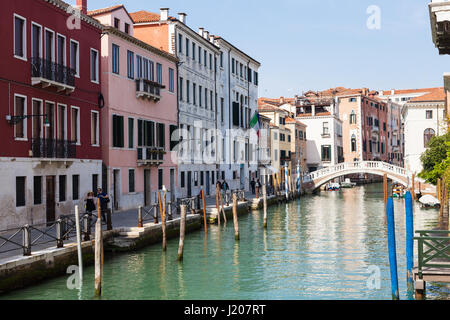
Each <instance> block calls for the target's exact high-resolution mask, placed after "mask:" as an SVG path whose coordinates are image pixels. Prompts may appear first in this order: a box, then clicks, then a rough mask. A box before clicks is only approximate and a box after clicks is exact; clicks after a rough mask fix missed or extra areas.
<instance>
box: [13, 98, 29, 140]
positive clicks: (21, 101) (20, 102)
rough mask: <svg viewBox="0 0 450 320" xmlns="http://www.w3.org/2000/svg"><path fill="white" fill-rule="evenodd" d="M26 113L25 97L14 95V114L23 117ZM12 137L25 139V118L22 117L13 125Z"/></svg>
mask: <svg viewBox="0 0 450 320" xmlns="http://www.w3.org/2000/svg"><path fill="white" fill-rule="evenodd" d="M26 115H27V97H26V96H22V95H18V94H16V95H14V116H16V117H23V116H26ZM14 138H16V139H17V140H21V139H22V140H26V139H27V120H26V119H22V120H21V121H19V122H18V123H17V124H16V125H15V126H14Z"/></svg>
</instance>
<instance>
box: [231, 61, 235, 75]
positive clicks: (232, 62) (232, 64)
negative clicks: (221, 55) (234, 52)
mask: <svg viewBox="0 0 450 320" xmlns="http://www.w3.org/2000/svg"><path fill="white" fill-rule="evenodd" d="M231 73H232V74H234V73H235V70H234V58H231Z"/></svg>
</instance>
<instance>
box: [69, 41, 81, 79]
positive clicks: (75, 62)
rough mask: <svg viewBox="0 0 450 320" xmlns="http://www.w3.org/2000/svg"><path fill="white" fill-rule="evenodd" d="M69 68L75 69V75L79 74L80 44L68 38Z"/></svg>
mask: <svg viewBox="0 0 450 320" xmlns="http://www.w3.org/2000/svg"><path fill="white" fill-rule="evenodd" d="M70 68H71V69H73V70H75V76H76V77H79V76H80V44H79V43H78V41H75V40H72V39H71V40H70Z"/></svg>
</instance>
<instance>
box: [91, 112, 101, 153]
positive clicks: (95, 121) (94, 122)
mask: <svg viewBox="0 0 450 320" xmlns="http://www.w3.org/2000/svg"><path fill="white" fill-rule="evenodd" d="M91 144H92V145H93V146H98V145H99V144H100V142H99V118H98V111H91Z"/></svg>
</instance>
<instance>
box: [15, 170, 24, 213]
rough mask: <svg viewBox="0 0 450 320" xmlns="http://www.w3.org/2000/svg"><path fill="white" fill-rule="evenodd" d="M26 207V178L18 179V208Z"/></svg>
mask: <svg viewBox="0 0 450 320" xmlns="http://www.w3.org/2000/svg"><path fill="white" fill-rule="evenodd" d="M23 206H25V177H16V207H23Z"/></svg>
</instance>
